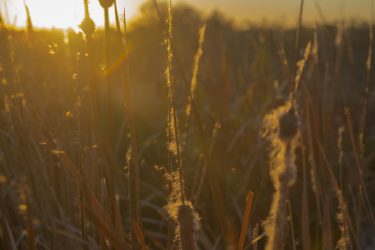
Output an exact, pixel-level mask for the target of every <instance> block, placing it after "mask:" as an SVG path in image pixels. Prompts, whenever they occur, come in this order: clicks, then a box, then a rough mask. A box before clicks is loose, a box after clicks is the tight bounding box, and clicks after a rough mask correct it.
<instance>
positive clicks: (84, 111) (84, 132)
mask: <svg viewBox="0 0 375 250" xmlns="http://www.w3.org/2000/svg"><path fill="white" fill-rule="evenodd" d="M83 5H84V19H83V21H82V23H81V25H80V28H81V29H82V31H83V32H84V34H85V38H86V51H87V57H88V58H87V59H88V60H87V62H88V65H87V66H88V67H87V68H88V70H87V71H86V73H87V72H91V74H86V75H89V78H88V79H89V80H88V86H89V91H90V95H89V98H88V99H87V98H86V100H84V99H83V97H82V96H81V98H80V99H81V100H80V103H81V105H80V115H79V131H80V133H79V134H80V153H81V157H80V162H79V174H80V176H81V178H82V179H84V178H85V177H84V176H85V175H84V169H83V167H84V165H85V163H86V161H87V159H86V158H89V157H87V156H86V152H85V151H86V150H85V148H87V147H88V146H90V141H91V140H90V138H92V132H93V131H92V130H91V129H90V126H89V125H88V124H87V123H86V124H85V125H86V126H83V124H84V123H85V120H86V121H91V122H94V120H93V119H92V118H93V115H92V113H93V112H96V110H95V109H94V108H93V106H96V105H95V104H93V103H92V102H93V101H94V100H95V99H94V98H93V96H94V95H96V94H95V93H94V92H93V91H95V92H96V88H95V87H94V81H93V74H94V72H95V70H94V67H93V65H92V60H91V59H92V58H91V57H92V53H91V46H92V45H91V43H92V35H93V33H94V31H95V23H94V21H93V20H92V19H91V17H90V12H89V5H88V0H84V1H83ZM79 202H80V215H81V220H80V223H81V241H82V242H81V249H87V245H86V239H87V235H86V222H85V211H84V202H85V197H84V194H83V190H82V188H80V189H79Z"/></svg>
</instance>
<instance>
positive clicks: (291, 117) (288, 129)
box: [279, 107, 298, 141]
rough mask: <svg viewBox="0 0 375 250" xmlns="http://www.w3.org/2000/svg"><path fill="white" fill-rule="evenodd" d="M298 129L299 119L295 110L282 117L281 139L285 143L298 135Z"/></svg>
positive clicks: (280, 121) (280, 124)
mask: <svg viewBox="0 0 375 250" xmlns="http://www.w3.org/2000/svg"><path fill="white" fill-rule="evenodd" d="M297 129H298V122H297V117H296V114H295V112H294V108H293V107H292V108H290V110H289V111H288V112H287V113H285V114H284V115H282V116H281V117H280V120H279V137H280V139H281V140H283V141H288V140H291V139H292V138H293V137H294V136H295V135H296V134H297Z"/></svg>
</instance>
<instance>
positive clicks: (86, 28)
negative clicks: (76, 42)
mask: <svg viewBox="0 0 375 250" xmlns="http://www.w3.org/2000/svg"><path fill="white" fill-rule="evenodd" d="M79 27H80V28H81V30H82V31H83V33H85V35H86V36H87V37H91V36H92V34H93V33H94V31H95V23H94V21H93V20H92V19H91V18H90V17H85V18H84V19H83V21H82V23H81V24H80V25H79Z"/></svg>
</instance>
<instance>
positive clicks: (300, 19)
mask: <svg viewBox="0 0 375 250" xmlns="http://www.w3.org/2000/svg"><path fill="white" fill-rule="evenodd" d="M304 2H305V1H304V0H301V2H300V7H299V15H298V28H297V34H296V43H295V50H296V59H295V62H296V64H295V65H296V66H297V62H298V60H299V53H300V48H301V32H302V18H303V7H304ZM296 74H297V73H296Z"/></svg>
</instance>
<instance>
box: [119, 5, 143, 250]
mask: <svg viewBox="0 0 375 250" xmlns="http://www.w3.org/2000/svg"><path fill="white" fill-rule="evenodd" d="M126 26H127V25H126V15H125V10H124V30H125V34H124V40H123V49H124V53H125V61H124V72H125V75H124V102H125V111H126V114H127V117H128V125H129V130H130V143H131V152H130V155H129V157H130V159H129V167H128V169H129V172H128V173H129V180H128V182H129V211H130V220H131V227H130V234H131V239H132V247H133V249H137V248H138V246H139V245H141V248H142V249H143V248H144V247H143V244H138V243H137V241H138V242H140V243H142V239H143V238H144V236H143V230H142V226H141V222H140V208H139V204H140V198H139V183H140V182H139V160H138V140H137V132H136V126H135V120H134V108H133V100H132V95H131V85H130V83H129V61H128V47H127V43H126V35H127V34H126V32H127V27H126ZM120 34H121V30H120ZM139 234H140V235H139ZM137 235H139V236H138V238H140V239H138V238H137Z"/></svg>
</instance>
